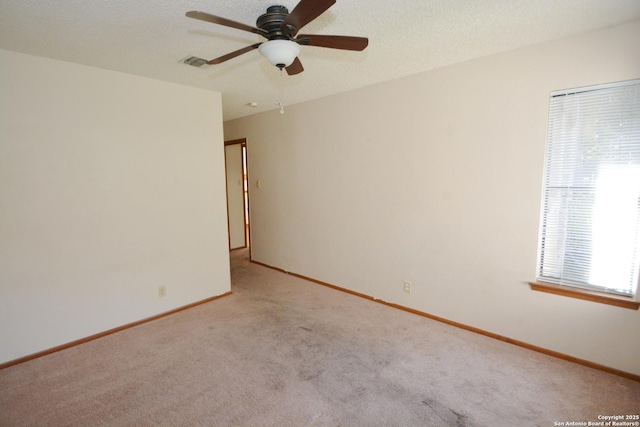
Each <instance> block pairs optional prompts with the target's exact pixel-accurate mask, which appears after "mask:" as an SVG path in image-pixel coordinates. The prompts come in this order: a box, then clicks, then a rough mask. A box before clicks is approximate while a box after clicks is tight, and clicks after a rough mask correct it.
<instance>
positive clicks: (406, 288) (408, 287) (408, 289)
mask: <svg viewBox="0 0 640 427" xmlns="http://www.w3.org/2000/svg"><path fill="white" fill-rule="evenodd" d="M402 283H404V291H405V292H406V293H408V294H410V293H411V282H407V281H406V280H405V281H404V282H402Z"/></svg>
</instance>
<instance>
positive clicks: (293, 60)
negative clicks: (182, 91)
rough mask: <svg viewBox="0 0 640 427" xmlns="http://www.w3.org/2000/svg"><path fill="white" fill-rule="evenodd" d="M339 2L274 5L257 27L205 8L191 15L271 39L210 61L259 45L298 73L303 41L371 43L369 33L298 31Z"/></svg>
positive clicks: (343, 45) (334, 45)
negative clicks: (354, 34) (294, 5)
mask: <svg viewBox="0 0 640 427" xmlns="http://www.w3.org/2000/svg"><path fill="white" fill-rule="evenodd" d="M335 2H336V0H300V2H299V3H298V4H297V5H296V7H295V8H294V9H293V11H291V13H289V10H288V9H287V8H286V7H284V6H270V7H268V8H267V12H266V13H265V14H263V15H260V17H259V18H258V20H257V21H256V27H252V26H250V25H245V24H242V23H240V22H236V21H232V20H230V19H226V18H221V17H219V16H215V15H211V14H209V13H205V12H198V11H191V12H187V17H189V18H193V19H199V20H201V21H206V22H211V23H214V24H218V25H224V26H227V27H231V28H236V29H238V30H243V31H249V32H251V33H254V34H258V35H260V36H262V37H264V38H266V39H267V41H266V42H260V43H255V44H252V45H250V46H246V47H243V48H242V49H238V50H236V51H233V52H231V53H228V54H226V55H223V56H221V57H219V58H215V59H212V60H211V61H208V62H207V64H220V63H221V62H224V61H228V60H229V59H232V58H235V57H236V56H240V55H242V54H243V53H247V52H250V51H252V50H254V49H258V50H259V52H260V53H261V54H262V55H263V56H264V57H265V58H267V60H268V61H269V62H270V63H271V64H273V65H275V66H276V67H278V68H279V69H280V70H282V69H283V68H284V69H285V70H286V71H287V74H289V75H294V74H299V73H301V72H302V71H304V68H303V67H302V63H301V62H300V60H299V59H298V53H299V52H300V45H307V46H318V47H326V48H331V49H344V50H357V51H361V50H364V49H365V48H366V47H367V45H368V44H369V40H368V39H367V38H365V37H350V36H327V35H313V34H298V31H300V29H301V28H302V27H304V26H305V25H307V24H308V23H309V22H311V21H313V20H314V19H316V18H317V17H318V16H320V15H321V14H322V13H323V12H324V11H326V10H327V9H329V8H330V7H331V6H332V5H333V4H334V3H335Z"/></svg>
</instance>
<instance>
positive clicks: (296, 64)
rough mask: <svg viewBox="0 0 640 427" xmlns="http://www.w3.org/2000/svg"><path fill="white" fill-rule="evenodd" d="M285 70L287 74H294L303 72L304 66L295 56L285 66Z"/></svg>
mask: <svg viewBox="0 0 640 427" xmlns="http://www.w3.org/2000/svg"><path fill="white" fill-rule="evenodd" d="M285 70H287V74H289V75H290V76H294V75H296V74H300V73H301V72H303V71H304V67H303V66H302V62H300V60H299V59H298V57H297V56H296V59H294V60H293V62H292V63H291V65H289V66H288V67H287V68H285Z"/></svg>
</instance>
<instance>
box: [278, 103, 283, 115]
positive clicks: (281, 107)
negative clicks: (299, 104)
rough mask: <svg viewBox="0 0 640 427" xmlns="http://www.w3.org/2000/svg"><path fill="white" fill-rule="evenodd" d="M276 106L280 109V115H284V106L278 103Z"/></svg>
mask: <svg viewBox="0 0 640 427" xmlns="http://www.w3.org/2000/svg"><path fill="white" fill-rule="evenodd" d="M276 105H277V106H278V107H280V114H284V105H282V102H276Z"/></svg>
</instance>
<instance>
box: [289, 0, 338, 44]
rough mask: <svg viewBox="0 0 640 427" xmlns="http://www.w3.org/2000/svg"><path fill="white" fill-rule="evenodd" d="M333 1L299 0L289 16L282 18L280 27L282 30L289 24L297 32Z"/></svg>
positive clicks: (333, 1) (333, 2) (332, 3)
mask: <svg viewBox="0 0 640 427" xmlns="http://www.w3.org/2000/svg"><path fill="white" fill-rule="evenodd" d="M335 2H336V0H300V3H298V4H297V5H296V7H294V8H293V10H292V11H291V13H290V14H289V16H287V18H286V19H285V20H284V22H283V23H282V25H281V26H280V29H281V30H284V29H285V28H286V26H287V25H290V26H292V27H293V28H295V32H296V33H297V32H298V31H300V29H301V28H302V27H304V26H305V25H307V24H308V23H309V22H311V21H313V20H314V19H316V18H317V17H318V16H320V15H322V13H323V12H324V11H325V10H327V9H329V8H330V7H331V6H333V5H334V4H335ZM291 35H292V36H293V35H295V34H291Z"/></svg>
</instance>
